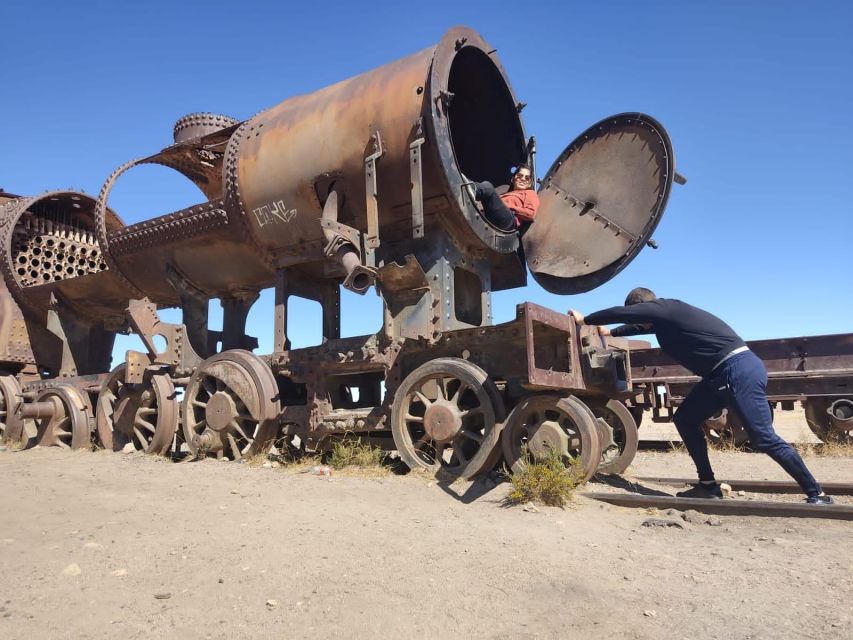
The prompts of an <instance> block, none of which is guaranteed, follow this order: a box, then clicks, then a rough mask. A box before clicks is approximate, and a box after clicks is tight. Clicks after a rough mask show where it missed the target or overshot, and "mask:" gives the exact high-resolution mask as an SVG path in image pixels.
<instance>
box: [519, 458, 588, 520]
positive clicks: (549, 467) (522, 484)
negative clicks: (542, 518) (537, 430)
mask: <svg viewBox="0 0 853 640" xmlns="http://www.w3.org/2000/svg"><path fill="white" fill-rule="evenodd" d="M525 457H527V456H525ZM580 464H581V463H580V458H574V459H572V460H571V461H570V462H569V464H568V466H567V465H566V461H565V460H564V458H563V457H562V456H561V455H560V454H559V453H558V452H557V451H554V450H550V451H549V452H548V455H547V456H546V457H545V458H544V459H541V460H537V461H535V462H528V463H527V464H526V465H525V466H524V468H523V469H522V470H521V471H520V472H519V473H514V474H512V475H511V476H510V482H511V483H512V489H510V492H509V494H507V497H506V499H505V501H506V502H507V504H523V503H526V502H537V503H539V504H544V505H548V506H549V507H563V506H565V504H566V502H567V501H569V500H570V499H571V497H572V492H573V491H574V489H575V487H576V486H577V485H578V484H579V483H580V480H581V478H582V477H583V472H582V470H581V468H580Z"/></svg>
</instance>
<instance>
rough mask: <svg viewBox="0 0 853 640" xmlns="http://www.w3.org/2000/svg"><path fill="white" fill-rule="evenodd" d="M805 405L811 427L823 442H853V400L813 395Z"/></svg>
mask: <svg viewBox="0 0 853 640" xmlns="http://www.w3.org/2000/svg"><path fill="white" fill-rule="evenodd" d="M803 406H804V409H805V413H806V422H807V423H808V425H809V429H811V430H812V433H814V434H815V435H816V436H817V437H818V438H820V439H821V442H840V443H849V442H853V431H851V429H853V401H851V400H849V399H846V398H840V399H837V398H821V397H812V398H807V399H806V401H805V402H803ZM833 418H835V420H834V422H835V423H836V424H833Z"/></svg>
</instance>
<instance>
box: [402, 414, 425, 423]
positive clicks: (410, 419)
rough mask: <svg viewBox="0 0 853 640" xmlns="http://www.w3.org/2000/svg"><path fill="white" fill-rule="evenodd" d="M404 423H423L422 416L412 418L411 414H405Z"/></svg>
mask: <svg viewBox="0 0 853 640" xmlns="http://www.w3.org/2000/svg"><path fill="white" fill-rule="evenodd" d="M405 420H406V422H423V421H424V418H423V416H413V415H412V414H411V413H407V414H406V416H405Z"/></svg>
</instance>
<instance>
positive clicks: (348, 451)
mask: <svg viewBox="0 0 853 640" xmlns="http://www.w3.org/2000/svg"><path fill="white" fill-rule="evenodd" d="M384 459H385V452H384V451H382V449H380V448H379V447H375V446H373V445H370V444H364V443H362V442H361V439H360V438H359V439H357V440H341V441H340V442H336V443H335V444H334V446H333V447H332V451H331V453H330V454H329V465H330V466H332V467H334V468H335V469H338V470H340V469H344V468H346V467H358V468H360V469H370V468H375V467H381V466H382V461H383V460H384Z"/></svg>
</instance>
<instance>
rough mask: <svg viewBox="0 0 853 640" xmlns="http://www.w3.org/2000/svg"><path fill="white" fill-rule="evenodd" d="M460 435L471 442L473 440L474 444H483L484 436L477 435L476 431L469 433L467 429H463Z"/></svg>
mask: <svg viewBox="0 0 853 640" xmlns="http://www.w3.org/2000/svg"><path fill="white" fill-rule="evenodd" d="M459 433H460V434H461V435H463V436H465V437H466V438H468V439H469V440H473V441H474V442H477V443H479V444H482V443H483V435H482V434H480V433H477V432H475V431H467V430H465V429H462V430H461V431H460V432H459Z"/></svg>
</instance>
